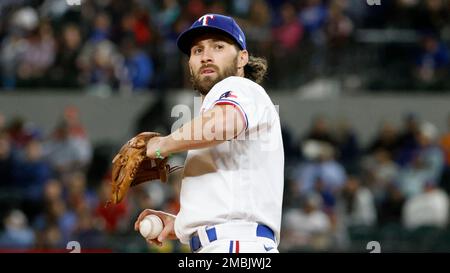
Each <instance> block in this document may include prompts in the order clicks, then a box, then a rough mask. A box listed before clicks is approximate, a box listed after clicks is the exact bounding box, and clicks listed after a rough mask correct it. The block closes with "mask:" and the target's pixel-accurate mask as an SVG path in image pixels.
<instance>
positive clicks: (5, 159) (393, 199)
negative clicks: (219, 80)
mask: <svg viewBox="0 0 450 273" xmlns="http://www.w3.org/2000/svg"><path fill="white" fill-rule="evenodd" d="M60 120H61V121H60V123H59V124H57V126H55V129H54V131H53V132H50V133H46V132H42V131H41V130H39V128H36V127H33V126H29V125H28V124H30V123H29V122H27V121H25V120H20V119H12V120H8V121H7V120H5V118H4V117H3V118H2V117H1V116H0V178H1V179H0V216H1V219H2V220H3V225H2V228H1V232H0V251H2V250H3V251H7V250H8V251H9V250H11V249H16V251H17V249H19V250H20V249H35V250H37V249H39V250H40V251H42V250H46V249H47V250H55V249H64V247H65V246H66V244H67V242H69V241H73V240H75V241H78V242H80V244H81V246H82V248H84V249H85V250H89V249H91V250H95V251H102V250H104V251H119V252H140V251H167V252H172V251H188V249H187V248H186V246H182V245H180V244H179V243H178V242H171V243H168V244H166V245H165V247H164V248H162V249H156V248H153V247H149V246H147V245H146V244H145V241H144V240H143V239H142V238H141V237H140V235H139V234H138V233H137V232H135V231H133V230H132V227H133V223H134V220H135V219H136V217H137V215H138V214H139V213H140V211H141V210H143V209H145V208H154V209H161V210H164V211H168V212H171V213H175V214H176V213H177V211H178V209H179V202H178V196H179V184H180V181H181V175H182V172H181V171H180V172H176V173H174V174H172V175H171V177H170V181H169V183H167V184H162V183H146V184H143V185H140V186H138V187H136V188H134V189H133V190H132V191H131V192H130V195H129V197H128V198H127V199H126V200H125V201H124V202H122V203H121V204H120V205H117V206H112V207H108V208H105V202H106V201H107V200H108V198H109V194H110V184H109V183H110V170H109V167H110V160H111V158H112V156H113V153H114V152H115V151H117V149H118V147H119V145H115V146H114V145H113V146H107V147H105V149H104V150H103V151H102V150H101V149H94V148H93V145H92V144H91V143H90V141H89V137H88V134H87V132H86V130H85V129H84V127H83V125H82V124H81V123H80V121H79V118H78V112H77V109H76V108H74V107H67V108H66V110H65V111H64V113H62V115H61V119H60ZM283 138H284V146H285V147H284V149H285V155H286V172H285V194H284V206H283V221H282V240H281V245H280V250H282V251H318V252H320V251H359V252H361V251H365V244H367V242H368V241H372V240H379V241H380V242H381V244H382V246H383V247H385V250H386V249H387V250H389V249H390V250H392V251H433V250H436V251H437V250H440V251H442V250H445V249H447V250H448V248H449V247H450V227H449V223H448V220H449V196H448V193H449V192H450V116H449V117H448V131H447V132H441V133H439V132H438V130H437V129H436V127H435V126H434V125H433V124H431V123H429V122H426V121H423V120H421V118H420V117H418V116H417V115H415V114H413V113H411V114H408V115H406V116H405V118H404V126H403V127H395V126H393V125H392V124H390V123H389V122H385V123H383V124H381V125H380V128H379V130H378V132H377V134H376V135H374V136H373V138H372V140H371V141H370V142H369V143H368V144H367V145H362V144H361V143H360V142H359V138H358V135H357V133H356V132H355V131H354V130H352V127H351V125H350V124H346V123H345V122H338V121H335V120H332V119H329V118H327V117H325V116H317V117H316V118H314V119H313V120H312V121H311V126H310V128H309V129H308V131H306V132H304V135H303V136H302V137H301V138H300V139H294V138H293V137H292V134H291V133H290V130H289V129H288V128H284V129H283ZM105 150H106V151H107V152H105ZM172 160H174V161H173V162H172V163H175V164H177V165H180V164H182V163H183V160H184V156H183V155H179V156H178V157H175V158H172ZM420 232H422V233H424V234H425V235H424V234H422V233H420ZM417 233H418V234H417ZM427 236H428V237H427ZM429 236H431V238H430V237H429ZM421 240H423V241H421ZM422 243H423V244H422ZM389 247H390V248H389Z"/></svg>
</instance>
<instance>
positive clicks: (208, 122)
mask: <svg viewBox="0 0 450 273" xmlns="http://www.w3.org/2000/svg"><path fill="white" fill-rule="evenodd" d="M229 107H230V106H220V107H215V108H213V109H212V110H210V111H208V112H206V113H204V114H203V115H200V116H198V117H196V118H194V119H193V120H191V121H190V122H188V123H186V124H184V125H183V126H182V127H181V128H179V129H178V130H176V131H174V132H173V133H172V134H170V135H168V136H166V137H163V138H162V139H161V148H160V149H161V154H162V155H163V156H167V155H169V154H173V153H179V152H184V151H188V150H195V149H202V148H208V147H211V146H216V145H219V144H220V143H223V142H225V141H226V140H229V139H232V138H234V137H235V136H236V135H237V134H238V133H239V132H240V131H241V130H242V129H243V127H244V124H243V121H242V120H241V119H240V117H239V115H240V114H239V113H237V112H236V111H235V110H234V109H230V108H229Z"/></svg>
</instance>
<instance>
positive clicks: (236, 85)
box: [213, 76, 266, 93]
mask: <svg viewBox="0 0 450 273" xmlns="http://www.w3.org/2000/svg"><path fill="white" fill-rule="evenodd" d="M216 88H218V89H223V88H227V89H230V90H233V89H236V90H233V91H250V92H251V91H262V92H264V93H265V92H266V91H265V90H264V88H263V87H262V86H261V85H259V84H257V83H256V82H254V81H252V80H249V79H247V78H244V77H238V76H230V77H228V78H225V79H223V80H221V81H220V82H218V83H217V84H216V85H214V87H213V89H216Z"/></svg>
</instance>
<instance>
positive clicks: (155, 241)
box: [147, 239, 162, 246]
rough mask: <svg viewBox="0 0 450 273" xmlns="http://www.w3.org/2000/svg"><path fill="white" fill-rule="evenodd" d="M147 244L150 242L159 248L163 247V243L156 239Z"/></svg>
mask: <svg viewBox="0 0 450 273" xmlns="http://www.w3.org/2000/svg"><path fill="white" fill-rule="evenodd" d="M147 242H149V243H150V244H155V245H157V246H162V243H161V242H159V241H158V240H156V239H151V240H147Z"/></svg>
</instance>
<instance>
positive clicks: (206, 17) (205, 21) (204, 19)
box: [198, 14, 214, 26]
mask: <svg viewBox="0 0 450 273" xmlns="http://www.w3.org/2000/svg"><path fill="white" fill-rule="evenodd" d="M208 18H211V19H214V15H211V14H206V15H203V16H202V17H200V19H198V21H199V22H200V21H202V20H203V22H202V25H203V26H207V25H208Z"/></svg>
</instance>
